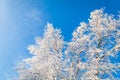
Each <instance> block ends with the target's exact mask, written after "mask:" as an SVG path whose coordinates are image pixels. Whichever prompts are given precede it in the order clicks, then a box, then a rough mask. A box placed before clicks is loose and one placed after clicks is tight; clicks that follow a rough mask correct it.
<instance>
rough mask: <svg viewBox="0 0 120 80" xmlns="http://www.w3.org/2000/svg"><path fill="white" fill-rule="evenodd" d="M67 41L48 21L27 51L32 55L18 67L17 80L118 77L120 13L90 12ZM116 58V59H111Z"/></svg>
mask: <svg viewBox="0 0 120 80" xmlns="http://www.w3.org/2000/svg"><path fill="white" fill-rule="evenodd" d="M72 34H73V37H72V39H71V41H70V42H67V41H64V40H63V36H62V35H61V31H60V30H59V29H55V28H53V25H52V24H50V23H47V26H46V28H45V30H44V34H43V37H37V38H36V39H35V41H36V44H34V45H30V46H29V47H28V50H29V51H30V54H32V55H33V56H32V57H31V58H27V59H24V60H23V61H21V62H20V63H19V64H18V65H17V66H16V70H17V72H18V78H17V80H117V79H120V77H119V76H120V73H119V71H120V64H119V63H120V62H118V61H117V60H115V59H117V58H118V56H120V54H119V53H120V15H118V16H114V15H111V14H110V15H109V14H107V13H104V10H103V9H100V10H94V11H92V12H91V13H90V18H89V19H88V22H86V23H85V22H81V23H80V25H79V26H78V27H77V28H76V30H75V31H73V33H72ZM113 60H115V61H113Z"/></svg>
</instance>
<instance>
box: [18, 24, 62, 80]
mask: <svg viewBox="0 0 120 80" xmlns="http://www.w3.org/2000/svg"><path fill="white" fill-rule="evenodd" d="M63 45H64V42H63V38H62V36H61V32H60V30H58V29H54V28H53V26H52V24H49V23H48V24H47V26H46V29H45V33H44V36H43V37H42V38H40V37H37V38H36V44H35V45H30V46H29V47H28V49H29V51H30V53H31V54H33V56H32V57H31V58H27V59H24V60H23V61H22V62H20V63H19V64H18V66H17V68H16V69H17V71H18V74H19V80H57V79H59V78H61V79H62V75H61V73H62V66H63V64H62V49H63Z"/></svg>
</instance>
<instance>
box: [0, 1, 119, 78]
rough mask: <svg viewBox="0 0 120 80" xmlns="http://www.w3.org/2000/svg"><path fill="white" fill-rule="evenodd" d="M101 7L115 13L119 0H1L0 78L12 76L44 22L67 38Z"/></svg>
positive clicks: (41, 30) (40, 32)
mask: <svg viewBox="0 0 120 80" xmlns="http://www.w3.org/2000/svg"><path fill="white" fill-rule="evenodd" d="M102 7H105V12H107V13H109V14H110V13H112V14H117V13H118V12H117V11H119V10H120V0H0V80H12V78H11V77H14V76H15V75H16V73H15V71H14V70H13V69H12V68H13V67H14V66H15V65H16V64H17V62H18V61H20V60H22V59H23V58H25V57H29V56H30V55H29V54H28V53H29V51H28V50H27V46H28V45H30V44H34V38H35V37H36V36H41V35H42V33H43V29H44V26H45V25H46V23H47V22H50V23H52V24H53V25H54V26H55V27H57V28H61V30H62V34H63V35H64V39H65V40H66V41H69V40H70V38H71V37H72V35H71V34H72V32H73V30H74V29H75V28H76V27H77V26H78V25H79V23H80V22H81V21H87V20H88V18H89V15H90V12H91V11H92V10H94V9H100V8H102Z"/></svg>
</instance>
